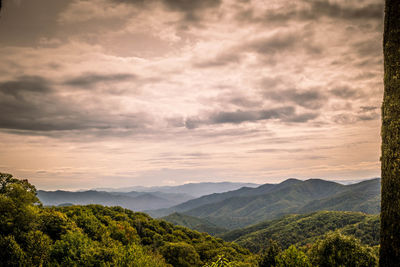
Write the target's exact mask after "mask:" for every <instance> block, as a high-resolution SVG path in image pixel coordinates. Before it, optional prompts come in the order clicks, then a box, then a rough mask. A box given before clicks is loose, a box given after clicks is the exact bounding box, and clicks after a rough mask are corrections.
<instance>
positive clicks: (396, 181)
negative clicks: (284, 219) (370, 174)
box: [379, 0, 400, 266]
mask: <svg viewBox="0 0 400 267" xmlns="http://www.w3.org/2000/svg"><path fill="white" fill-rule="evenodd" d="M384 27H385V28H384V36H383V54H384V71H385V77H384V84H385V91H384V96H383V105H382V133H381V134H382V157H381V163H382V165H381V168H382V202H381V247H380V263H379V264H380V266H400V0H386V4H385V26H384Z"/></svg>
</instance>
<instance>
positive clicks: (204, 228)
mask: <svg viewBox="0 0 400 267" xmlns="http://www.w3.org/2000/svg"><path fill="white" fill-rule="evenodd" d="M160 219H162V220H165V221H167V222H170V223H172V224H174V225H181V226H185V227H188V228H190V229H192V230H196V231H199V232H202V233H203V232H205V233H208V234H210V235H217V234H222V233H224V232H226V231H228V230H227V229H225V228H222V227H218V226H216V225H215V224H213V223H210V222H209V221H207V220H206V219H200V218H196V217H192V216H189V215H185V214H181V213H177V212H175V213H172V214H170V215H168V216H165V217H162V218H160Z"/></svg>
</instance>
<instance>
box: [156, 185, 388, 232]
mask: <svg viewBox="0 0 400 267" xmlns="http://www.w3.org/2000/svg"><path fill="white" fill-rule="evenodd" d="M379 203H380V179H373V180H368V181H363V182H361V183H358V184H351V185H342V184H338V183H335V182H330V181H324V180H320V179H310V180H306V181H300V180H296V179H289V180H286V181H284V182H282V183H280V184H276V185H273V184H272V185H271V184H266V185H262V186H260V187H257V188H241V189H239V190H235V191H230V192H226V193H222V194H212V195H208V196H203V197H201V198H197V199H192V200H189V201H187V202H184V203H182V204H179V205H177V206H174V207H171V208H169V209H164V210H156V211H150V212H149V213H150V214H151V215H152V216H157V215H158V216H160V215H165V214H166V213H167V212H169V213H172V212H180V213H184V214H186V215H190V216H194V217H198V218H203V219H207V220H208V221H209V222H211V223H213V224H215V225H217V226H220V227H224V228H230V229H235V228H240V227H244V226H248V225H251V224H255V223H257V222H260V221H263V220H270V219H274V218H279V217H281V216H283V215H285V214H291V213H307V212H312V211H318V210H343V211H346V210H347V211H362V212H367V213H378V212H379Z"/></svg>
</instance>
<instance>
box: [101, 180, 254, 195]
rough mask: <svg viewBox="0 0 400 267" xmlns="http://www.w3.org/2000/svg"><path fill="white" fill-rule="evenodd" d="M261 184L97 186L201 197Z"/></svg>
mask: <svg viewBox="0 0 400 267" xmlns="http://www.w3.org/2000/svg"><path fill="white" fill-rule="evenodd" d="M258 186H259V184H254V183H234V182H203V183H187V184H183V185H177V186H152V187H144V186H132V187H122V188H97V189H94V190H97V191H107V192H130V191H136V192H163V193H175V194H187V195H191V196H193V197H201V196H203V195H209V194H213V193H222V192H226V191H232V190H237V189H239V188H242V187H258Z"/></svg>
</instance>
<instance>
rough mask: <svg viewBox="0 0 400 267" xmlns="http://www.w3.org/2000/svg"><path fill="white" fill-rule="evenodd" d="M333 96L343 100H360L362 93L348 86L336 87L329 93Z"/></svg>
mask: <svg viewBox="0 0 400 267" xmlns="http://www.w3.org/2000/svg"><path fill="white" fill-rule="evenodd" d="M329 92H330V93H331V94H332V95H334V96H336V97H339V98H342V99H351V98H358V97H359V95H360V94H361V92H359V91H356V90H354V89H351V88H350V87H348V86H340V87H335V88H333V89H331V90H330V91H329Z"/></svg>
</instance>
